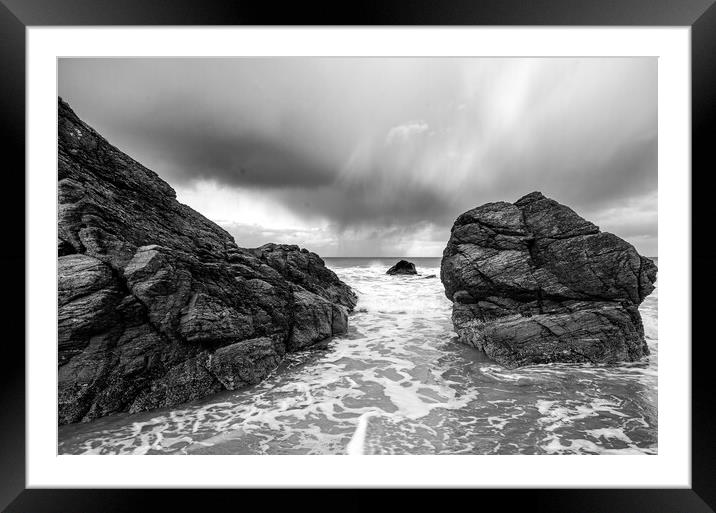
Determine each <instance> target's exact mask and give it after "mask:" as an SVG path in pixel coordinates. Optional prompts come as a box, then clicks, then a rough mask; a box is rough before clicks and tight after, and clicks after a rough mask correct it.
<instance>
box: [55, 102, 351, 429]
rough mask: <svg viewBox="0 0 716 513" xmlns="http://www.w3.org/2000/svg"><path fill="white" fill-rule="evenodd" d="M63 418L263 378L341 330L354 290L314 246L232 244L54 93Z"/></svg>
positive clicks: (153, 404) (171, 400)
mask: <svg viewBox="0 0 716 513" xmlns="http://www.w3.org/2000/svg"><path fill="white" fill-rule="evenodd" d="M58 121H59V154H58V160H59V162H58V173H59V176H58V179H59V184H58V186H59V193H58V194H59V213H58V240H57V250H58V293H59V310H58V315H59V321H58V365H59V383H58V387H59V397H58V406H59V419H58V420H59V423H60V424H65V423H71V422H78V421H86V420H91V419H94V418H97V417H101V416H103V415H107V414H110V413H115V412H120V411H130V412H136V411H141V410H147V409H150V408H157V407H164V406H172V405H175V404H178V403H183V402H186V401H189V400H193V399H197V398H200V397H204V396H206V395H208V394H211V393H214V392H217V391H220V390H226V389H229V390H233V389H236V388H239V387H242V386H245V385H248V384H253V383H257V382H258V381H260V380H261V379H263V378H264V377H266V376H267V375H268V373H270V372H271V371H272V370H273V369H274V368H275V367H276V366H277V364H278V362H279V361H280V360H281V358H282V356H283V355H284V354H285V353H286V352H287V351H294V350H298V349H302V348H306V347H309V346H311V345H312V344H315V343H317V342H320V341H322V340H324V339H326V338H327V337H330V336H333V335H336V334H340V333H344V332H345V331H346V328H347V323H348V313H349V311H351V310H352V309H353V307H354V306H355V304H356V300H357V298H356V296H355V294H354V293H353V291H352V290H351V289H350V287H348V286H347V285H346V284H344V283H343V282H341V281H340V280H339V279H338V277H337V276H336V275H335V274H334V273H333V272H332V271H330V270H329V269H327V268H326V267H325V265H324V262H323V260H321V258H319V257H318V255H316V254H314V253H310V252H308V251H307V250H305V249H299V247H298V246H289V245H275V244H268V245H265V246H263V247H260V248H256V249H242V248H239V247H238V246H237V245H236V244H235V242H234V240H233V238H232V237H231V236H230V235H229V234H228V233H227V232H226V231H224V230H223V229H222V228H220V227H219V226H217V225H216V224H214V223H213V222H211V221H209V220H208V219H206V218H205V217H203V216H202V215H200V214H198V213H197V212H195V211H194V210H192V209H191V208H189V207H187V206H186V205H182V204H180V203H179V202H178V201H177V200H176V195H175V193H174V190H173V189H172V188H171V187H170V186H169V185H168V184H167V183H166V182H164V181H163V180H161V179H160V178H159V177H158V176H157V175H156V174H155V173H154V172H152V171H150V170H149V169H147V168H145V167H144V166H142V165H141V164H139V163H137V162H135V161H134V160H132V159H131V158H130V157H128V156H127V155H125V154H124V153H122V152H121V151H119V150H118V149H117V148H115V147H113V146H112V145H110V144H109V143H108V142H107V141H106V140H105V139H103V138H102V137H101V136H100V135H99V134H98V133H97V132H95V131H94V130H93V129H92V128H90V127H89V126H87V125H86V124H85V123H83V122H82V121H81V120H80V119H79V118H78V117H77V116H76V115H75V113H74V112H73V111H72V110H71V109H70V107H69V106H68V105H67V104H66V103H65V102H63V101H62V100H59V120H58Z"/></svg>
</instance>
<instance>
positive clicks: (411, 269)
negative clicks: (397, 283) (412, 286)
mask: <svg viewBox="0 0 716 513" xmlns="http://www.w3.org/2000/svg"><path fill="white" fill-rule="evenodd" d="M385 274H391V275H395V274H418V271H416V270H415V264H414V263H412V262H408V261H407V260H400V261H399V262H398V263H397V264H395V265H394V266H393V267H391V268H390V269H388V270H387V271H386V272H385Z"/></svg>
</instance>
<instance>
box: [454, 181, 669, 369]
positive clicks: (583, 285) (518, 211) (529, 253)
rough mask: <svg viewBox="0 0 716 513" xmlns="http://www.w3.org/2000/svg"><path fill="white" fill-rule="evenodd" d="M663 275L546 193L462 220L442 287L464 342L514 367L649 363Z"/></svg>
mask: <svg viewBox="0 0 716 513" xmlns="http://www.w3.org/2000/svg"><path fill="white" fill-rule="evenodd" d="M656 274H657V268H656V265H655V264H654V262H652V261H651V260H650V259H648V258H646V257H643V256H640V255H639V254H638V253H637V251H636V249H634V247H633V246H632V245H631V244H629V243H628V242H626V241H624V240H622V239H620V238H619V237H617V236H616V235H613V234H611V233H605V232H601V231H599V228H598V227H597V226H595V225H594V224H592V223H590V222H589V221H586V220H585V219H582V218H581V217H580V216H579V215H577V214H576V213H575V212H574V211H573V210H572V209H570V208H569V207H566V206H564V205H562V204H560V203H558V202H556V201H554V200H552V199H549V198H546V197H545V196H544V195H542V194H541V193H539V192H533V193H531V194H528V195H526V196H524V197H522V198H520V199H519V200H517V201H516V202H515V203H514V204H512V203H507V202H497V203H488V204H485V205H482V206H480V207H477V208H475V209H472V210H470V211H468V212H465V213H464V214H462V215H460V216H459V217H458V218H457V220H456V221H455V224H454V225H453V227H452V231H451V236H450V240H449V241H448V244H447V247H446V248H445V250H444V251H443V258H442V262H441V269H440V278H441V280H442V282H443V285H444V287H445V294H446V296H447V297H448V299H450V300H451V301H452V302H453V313H452V320H453V325H454V327H455V331H456V332H457V334H458V338H459V340H460V341H462V342H464V343H467V344H469V345H471V346H474V347H476V348H478V349H480V350H482V351H484V352H485V353H486V354H487V355H488V356H489V357H491V358H492V359H494V360H495V361H497V362H498V363H500V364H502V365H505V366H507V367H517V366H521V365H528V364H533V363H549V362H592V363H613V362H620V361H634V360H638V359H640V358H642V357H643V356H645V355H648V354H649V349H648V347H647V344H646V341H645V340H644V329H643V326H642V322H641V316H640V315H639V310H638V307H639V304H640V303H641V302H642V301H643V300H644V299H645V298H646V297H647V296H648V295H649V294H650V293H651V292H652V291H653V290H654V285H653V283H654V281H655V280H656Z"/></svg>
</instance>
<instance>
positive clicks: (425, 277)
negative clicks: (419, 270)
mask: <svg viewBox="0 0 716 513" xmlns="http://www.w3.org/2000/svg"><path fill="white" fill-rule="evenodd" d="M429 278H437V276H435V275H434V274H428V275H427V276H423V277H422V279H423V280H427V279H429Z"/></svg>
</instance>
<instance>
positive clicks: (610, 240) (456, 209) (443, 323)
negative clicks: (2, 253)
mask: <svg viewBox="0 0 716 513" xmlns="http://www.w3.org/2000/svg"><path fill="white" fill-rule="evenodd" d="M658 65H659V62H658V59H657V58H655V57H648V56H647V57H499V58H498V57H278V56H276V57H194V58H190V57H127V58H120V57H102V58H84V57H65V58H59V59H58V60H57V70H58V73H57V84H58V98H57V138H58V148H57V180H58V182H57V190H58V195H57V279H58V282H57V293H58V325H57V373H58V374H57V412H58V417H57V423H58V426H57V427H58V444H57V453H58V454H59V455H116V454H122V455H168V454H173V455H406V454H408V455H514V454H519V455H532V454H535V455H574V454H579V455H595V456H598V455H644V456H649V455H657V454H659V444H658V433H659V425H658V407H659V404H658V400H657V396H658V393H657V392H658V387H657V383H658V380H657V378H658V367H659V361H658V359H659V340H658V338H659V337H658V322H657V319H658V315H657V312H658V308H657V305H658V282H657V277H658V265H659V259H658V256H659V255H658V216H657V211H658V201H657V196H658V194H657V193H658V182H657V171H658V165H657V163H658V144H659V141H658V137H657V134H658V130H657V129H658V123H657V121H658V112H657V106H658V101H657V100H658V96H657V91H658ZM53 101H54V100H53ZM664 287H666V285H664ZM677 342H684V341H669V343H677ZM665 347H666V346H665ZM665 350H666V349H665ZM667 360H668V359H667ZM665 361H666V360H665Z"/></svg>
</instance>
